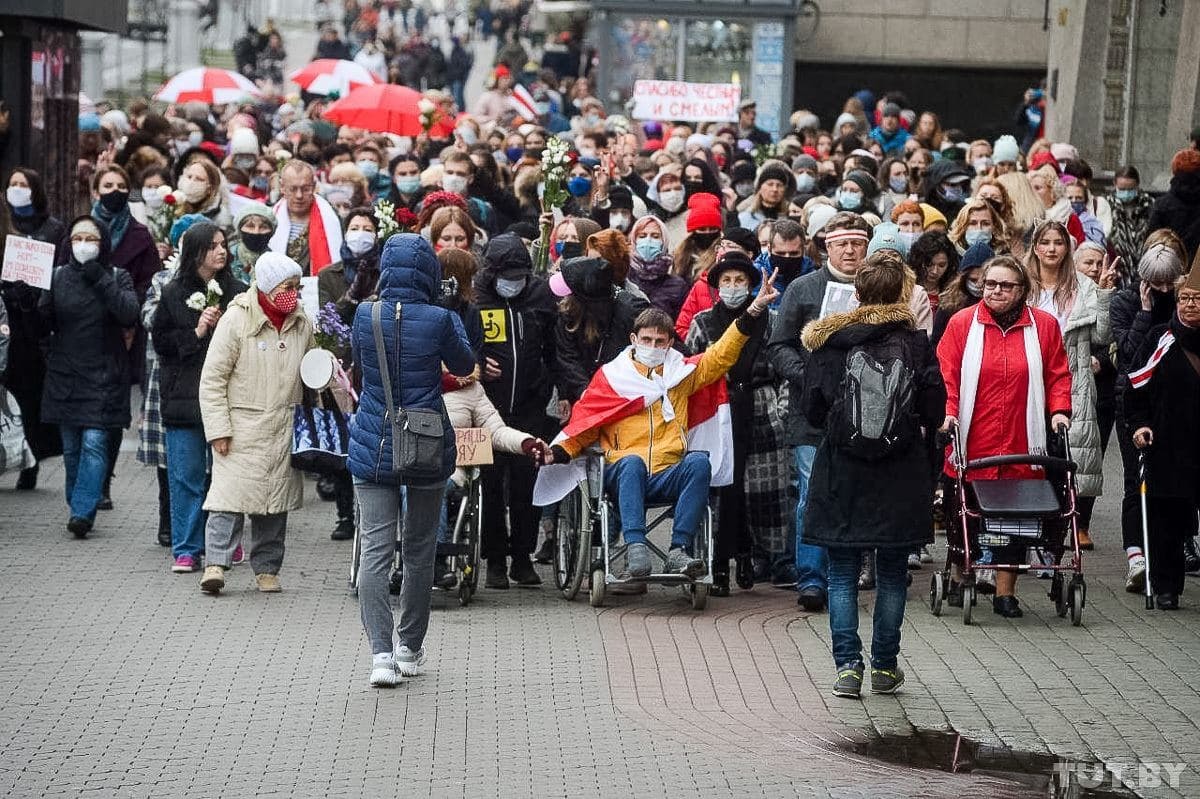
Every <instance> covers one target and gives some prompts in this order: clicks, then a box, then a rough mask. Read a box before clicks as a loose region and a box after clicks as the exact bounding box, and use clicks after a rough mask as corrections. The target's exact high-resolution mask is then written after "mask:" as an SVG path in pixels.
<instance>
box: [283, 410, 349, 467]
mask: <svg viewBox="0 0 1200 799" xmlns="http://www.w3.org/2000/svg"><path fill="white" fill-rule="evenodd" d="M313 395H314V393H313V392H312V391H311V389H305V390H304V397H303V399H302V400H301V402H300V403H299V404H297V405H295V406H293V408H292V414H293V416H292V466H293V467H295V468H297V469H299V470H301V471H304V472H316V473H318V474H323V475H338V474H344V473H345V471H346V459H347V456H348V455H349V454H350V425H349V421H348V419H347V416H346V413H345V412H344V411H342V409H341V408H339V407H338V404H337V399H336V398H335V397H334V396H333V392H332V391H330V390H329V389H325V390H324V391H322V392H321V394H320V405H318V404H317V403H315V402H314V401H313Z"/></svg>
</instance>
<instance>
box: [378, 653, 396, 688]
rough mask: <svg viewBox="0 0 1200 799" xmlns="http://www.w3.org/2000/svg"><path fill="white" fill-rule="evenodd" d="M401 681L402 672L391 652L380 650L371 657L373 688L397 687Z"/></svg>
mask: <svg viewBox="0 0 1200 799" xmlns="http://www.w3.org/2000/svg"><path fill="white" fill-rule="evenodd" d="M399 682H400V674H399V672H397V671H396V660H395V658H394V657H393V656H392V653H391V652H380V653H378V654H377V655H375V656H374V657H373V658H372V659H371V687H372V688H395V687H396V685H397V684H399Z"/></svg>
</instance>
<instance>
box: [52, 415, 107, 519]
mask: <svg viewBox="0 0 1200 799" xmlns="http://www.w3.org/2000/svg"><path fill="white" fill-rule="evenodd" d="M59 430H60V435H61V436H62V445H63V466H64V469H65V471H66V475H67V485H66V489H67V505H68V506H69V507H70V508H71V518H73V519H87V520H88V521H89V522H93V521H95V520H96V506H97V505H99V504H100V495H101V492H102V490H103V488H104V477H105V475H107V474H108V431H107V430H105V429H103V428H100V427H77V426H75V425H66V424H64V425H59Z"/></svg>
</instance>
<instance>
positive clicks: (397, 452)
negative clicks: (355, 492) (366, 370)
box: [371, 302, 445, 482]
mask: <svg viewBox="0 0 1200 799" xmlns="http://www.w3.org/2000/svg"><path fill="white" fill-rule="evenodd" d="M382 305H383V303H382V302H375V303H372V305H371V331H372V333H373V334H374V336H375V353H376V356H377V358H378V360H379V375H380V379H381V380H382V381H383V397H384V402H385V403H386V404H385V410H384V421H385V422H387V423H390V424H391V431H392V470H393V471H394V472H397V473H399V474H401V475H403V477H405V478H409V479H412V480H414V481H429V482H435V481H437V480H438V479H440V478H441V477H442V465H443V464H442V461H443V459H444V458H445V449H444V440H443V435H444V430H443V425H442V414H441V413H440V412H439V411H431V410H426V409H424V408H401V407H399V406H398V405H396V403H395V402H394V401H393V399H392V378H391V371H390V370H389V368H388V354H387V347H386V346H384V341H383V324H382V323H381V322H380V318H381V316H382ZM401 308H402V306H401V304H400V303H396V372H397V374H399V372H400V363H401V361H400V347H401V344H400V340H401V335H400V319H401V314H402V310H401Z"/></svg>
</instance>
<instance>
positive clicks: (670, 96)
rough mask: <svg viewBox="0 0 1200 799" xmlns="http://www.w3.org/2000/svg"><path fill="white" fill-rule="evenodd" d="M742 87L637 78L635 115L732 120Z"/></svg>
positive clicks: (634, 95)
mask: <svg viewBox="0 0 1200 799" xmlns="http://www.w3.org/2000/svg"><path fill="white" fill-rule="evenodd" d="M741 99H742V87H741V86H738V85H737V84H736V83H685V82H683V81H676V80H639V81H636V82H635V83H634V84H633V114H632V116H633V118H634V119H659V120H661V119H680V120H685V121H687V122H734V121H736V120H737V118H738V102H739V101H741Z"/></svg>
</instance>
